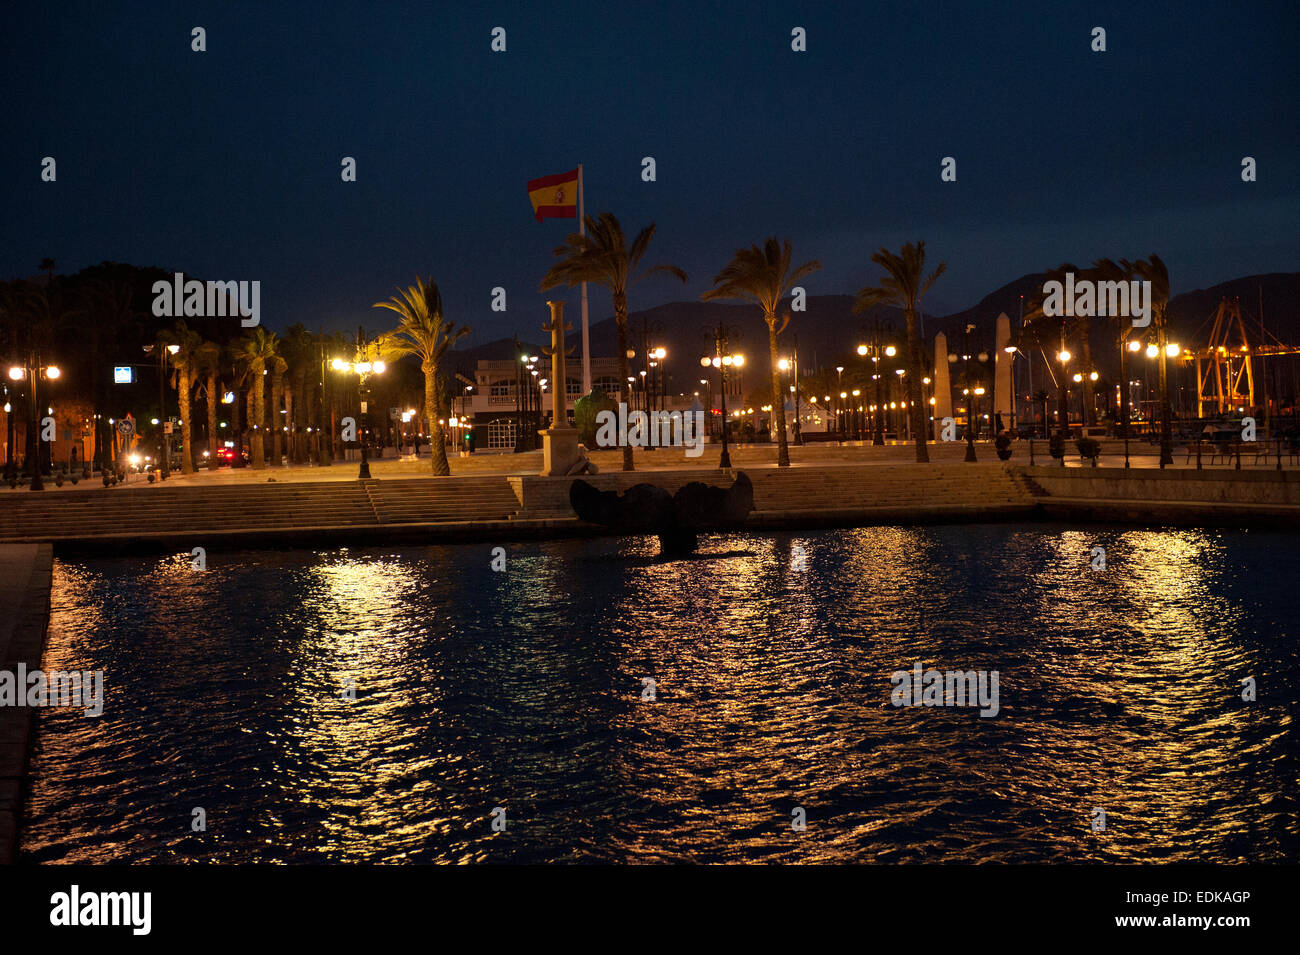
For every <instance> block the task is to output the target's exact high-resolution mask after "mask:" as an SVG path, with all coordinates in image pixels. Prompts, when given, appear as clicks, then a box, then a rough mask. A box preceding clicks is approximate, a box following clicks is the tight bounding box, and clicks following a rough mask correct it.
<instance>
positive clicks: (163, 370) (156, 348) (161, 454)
mask: <svg viewBox="0 0 1300 955" xmlns="http://www.w3.org/2000/svg"><path fill="white" fill-rule="evenodd" d="M180 350H181V346H180V345H167V346H166V347H162V345H161V343H158V344H153V345H145V346H144V353H145V354H146V355H152V354H154V353H155V352H156V353H157V355H158V462H159V464H158V466H159V472H160V473H159V477H161V478H162V479H163V480H164V481H165V480H167V478H168V477H170V476H171V457H172V455H171V449H170V448H169V447H168V446H167V444H168V442H167V422H168V420H169V419H168V417H167V401H166V393H165V392H164V391H163V383H164V382H165V381H166V380H167V356H168V355H173V356H174V355H175V354H176V353H177V352H179V351H180ZM186 453H188V451H187V452H186Z"/></svg>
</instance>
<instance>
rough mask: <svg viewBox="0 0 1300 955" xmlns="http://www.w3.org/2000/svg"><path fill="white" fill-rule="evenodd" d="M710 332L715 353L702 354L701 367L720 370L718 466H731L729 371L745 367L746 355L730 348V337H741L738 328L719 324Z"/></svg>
mask: <svg viewBox="0 0 1300 955" xmlns="http://www.w3.org/2000/svg"><path fill="white" fill-rule="evenodd" d="M709 334H710V335H711V336H712V338H713V354H712V355H711V356H710V355H703V356H701V358H700V367H701V368H709V367H712V368H716V369H717V370H718V391H719V392H720V393H721V396H722V397H721V402H722V405H721V408H722V457H721V458H719V459H718V467H719V468H730V467H731V454H730V452H729V449H728V444H727V372H728V371H730V370H732V369H740V368H743V367H744V365H745V356H744V355H741V354H738V353H733V352H732V351H731V350H730V338H731V337H733V336H735V337H739V333H738V330H736V329H734V328H729V327H728V326H726V325H722V324H719V325H718V327H717V328H716V329H710V331H709ZM742 398H743V396H742Z"/></svg>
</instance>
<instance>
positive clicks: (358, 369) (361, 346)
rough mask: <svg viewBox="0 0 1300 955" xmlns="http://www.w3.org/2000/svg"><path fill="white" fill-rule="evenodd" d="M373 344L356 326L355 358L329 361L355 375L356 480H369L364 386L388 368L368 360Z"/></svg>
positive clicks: (380, 361)
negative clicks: (358, 457) (358, 417)
mask: <svg viewBox="0 0 1300 955" xmlns="http://www.w3.org/2000/svg"><path fill="white" fill-rule="evenodd" d="M375 345H376V343H375V342H367V341H366V336H365V332H364V331H363V330H362V329H361V328H360V326H358V328H357V355H356V360H355V361H344V360H343V359H342V358H335V359H334V360H333V361H332V362H331V363H330V366H331V367H332V368H333V369H334V370H335V371H339V372H344V373H346V374H352V375H356V376H357V402H358V403H359V405H360V407H361V430H360V434H359V435H358V437H359V438H360V443H361V467H360V468H359V469H358V470H357V480H358V481H369V480H370V458H369V456H368V454H367V453H366V423H367V421H368V420H369V413H368V412H369V409H368V405H369V402H368V401H367V400H366V399H367V397H368V396H369V394H370V392H369V389H367V388H366V381H367V380H368V379H369V378H370V376H371V375H382V374H383V373H384V372H385V371H387V370H388V365H387V364H385V363H384V362H383V361H382V360H381V359H378V358H376V359H375V360H374V361H371V360H369V357H368V356H369V353H370V351H371V349H372V348H374V347H375Z"/></svg>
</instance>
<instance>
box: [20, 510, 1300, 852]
mask: <svg viewBox="0 0 1300 955" xmlns="http://www.w3.org/2000/svg"><path fill="white" fill-rule="evenodd" d="M1288 541H1289V539H1288V538H1285V537H1279V536H1270V535H1261V534H1235V533H1227V532H1217V531H1216V532H1209V531H1169V532H1154V531H1139V530H1120V529H1105V528H1098V529H1093V530H1089V531H1088V532H1080V531H1076V530H1069V529H1064V528H1054V527H1045V526H1033V527H1023V526H1019V527H1017V526H1005V527H1003V526H981V527H938V528H869V529H860V530H850V531H827V532H819V533H811V534H809V533H800V534H783V535H775V536H763V537H757V536H744V535H725V536H718V537H714V538H706V539H705V540H704V547H705V550H706V551H708V552H709V553H704V554H702V555H699V556H697V557H696V558H694V559H689V560H680V561H658V560H656V559H655V558H654V554H655V553H656V551H657V544H656V543H655V542H654V541H653V540H650V541H640V540H634V539H624V540H602V541H588V542H581V541H570V542H551V543H545V544H540V545H516V546H513V547H511V548H509V553H508V558H507V571H506V572H505V573H496V572H493V571H492V570H491V568H490V556H489V553H488V550H487V549H486V548H483V547H470V546H466V547H430V548H424V549H419V548H415V549H406V550H402V551H392V550H384V549H373V550H338V551H330V552H321V553H309V552H256V553H252V552H250V553H240V554H212V555H210V556H209V560H208V570H207V571H206V572H204V573H195V572H192V571H191V570H190V569H189V557H188V555H179V556H176V557H172V558H167V559H163V560H134V559H133V560H125V559H123V560H87V561H77V562H69V561H60V562H59V563H58V565H57V567H56V580H55V594H54V617H53V622H52V630H51V641H50V649H49V651H48V654H47V658H46V663H45V665H46V667H47V668H53V667H62V668H78V669H98V668H103V669H105V670H106V708H105V714H104V716H103V717H101V718H100V719H99V720H88V719H85V718H84V717H81V716H79V715H75V713H74V712H73V711H47V712H44V713H42V714H41V717H40V736H39V749H38V752H37V754H36V755H35V758H34V763H33V770H34V779H33V786H32V793H31V798H30V800H29V803H28V810H27V819H26V823H25V825H26V829H25V834H24V839H23V845H22V850H23V852H24V853H25V855H26V857H27V858H29V859H33V860H37V861H52V860H57V861H109V860H112V861H136V862H138V861H189V860H204V861H252V860H263V861H286V862H310V861H343V860H368V861H456V862H460V861H492V860H513V861H553V860H567V861H579V860H609V861H623V860H640V861H650V860H672V861H677V860H696V861H741V860H750V859H758V860H768V861H874V860H880V861H988V860H997V861H1029V860H1040V861H1048V860H1051V861H1100V860H1106V861H1151V860H1178V861H1234V860H1244V859H1255V860H1261V859H1262V860H1270V859H1271V860H1282V859H1286V860H1292V861H1293V860H1295V859H1296V858H1297V844H1298V841H1300V840H1298V838H1297V837H1298V834H1300V830H1298V828H1297V822H1296V819H1295V813H1294V810H1295V782H1296V777H1297V760H1296V750H1297V747H1296V743H1295V739H1296V731H1295V728H1294V726H1293V725H1292V719H1293V712H1294V707H1295V705H1296V702H1297V699H1296V698H1297V689H1296V687H1297V685H1300V684H1298V682H1297V676H1300V666H1298V661H1297V655H1296V650H1295V648H1294V645H1293V643H1292V641H1291V640H1290V638H1289V637H1288V636H1287V628H1288V627H1289V626H1290V625H1291V621H1293V620H1294V619H1295V616H1296V611H1297V610H1298V609H1300V598H1298V597H1297V596H1296V594H1295V593H1294V589H1293V588H1291V587H1289V586H1288V582H1289V581H1291V580H1294V579H1297V573H1296V572H1297V570H1298V569H1300V567H1298V566H1297V564H1300V557H1297V556H1296V555H1295V549H1294V548H1290V547H1286V546H1279V545H1280V544H1285V543H1287V542H1288ZM1097 545H1101V546H1104V547H1105V548H1106V551H1107V563H1108V569H1107V571H1105V572H1093V571H1091V570H1090V568H1089V552H1090V550H1091V548H1092V547H1094V546H1097ZM917 662H919V663H921V664H923V665H924V666H933V667H937V668H940V669H962V670H967V669H982V670H997V671H998V672H999V674H1000V680H1001V700H1000V714H999V716H998V717H997V718H996V719H981V718H979V717H978V715H977V713H976V712H975V711H974V710H963V709H950V708H923V709H922V708H917V709H911V708H902V709H899V708H895V707H893V706H891V705H890V704H889V689H890V686H889V674H890V673H891V672H893V671H894V670H898V669H906V668H909V667H911V666H912V664H913V663H917ZM1246 677H1254V678H1255V679H1256V680H1257V681H1258V683H1259V686H1260V698H1259V701H1258V702H1256V703H1243V702H1242V701H1241V699H1240V690H1241V680H1242V679H1243V678H1246ZM646 678H650V679H653V680H654V683H655V689H656V695H657V698H656V699H655V700H654V701H647V700H643V699H642V693H643V689H644V683H643V680H645V679H646ZM349 687H351V688H352V689H351V690H349ZM195 807H203V808H204V809H205V811H206V813H207V819H208V830H207V831H206V832H204V833H194V832H192V831H191V830H190V821H191V818H192V811H193V809H194V808H195ZM495 807H503V808H504V809H505V811H506V816H507V820H508V827H507V830H506V831H505V832H504V833H494V832H493V831H492V830H491V827H490V815H491V813H492V811H493V809H494V808H495ZM796 807H802V808H803V809H804V810H805V811H806V813H807V818H808V830H807V832H804V833H795V832H793V831H791V826H790V822H791V813H792V811H793V810H794V809H795V808H796ZM1094 808H1104V809H1105V811H1106V816H1107V831H1106V832H1105V833H1092V832H1091V831H1090V829H1089V822H1090V818H1091V813H1092V810H1093V809H1094Z"/></svg>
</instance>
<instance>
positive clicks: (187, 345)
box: [154, 319, 203, 474]
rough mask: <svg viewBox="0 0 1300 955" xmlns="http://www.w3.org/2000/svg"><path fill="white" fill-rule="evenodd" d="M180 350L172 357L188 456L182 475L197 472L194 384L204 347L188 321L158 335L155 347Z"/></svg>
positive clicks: (182, 437) (185, 448)
mask: <svg viewBox="0 0 1300 955" xmlns="http://www.w3.org/2000/svg"><path fill="white" fill-rule="evenodd" d="M173 346H174V347H175V348H176V352H175V354H173V355H172V356H171V363H172V369H173V370H172V386H173V387H174V388H175V389H176V398H177V403H178V404H179V405H180V414H181V446H182V448H184V454H183V456H182V458H181V473H183V474H193V473H194V424H193V417H194V404H193V392H194V383H195V381H196V379H197V375H198V362H197V356H198V350H199V349H200V348H201V347H202V346H203V338H202V337H201V336H200V335H199V333H198V332H195V331H192V330H191V329H190V328H189V327H188V326H187V325H186V324H185V320H184V319H177V320H176V323H175V324H174V325H173V326H172V327H171V328H170V329H165V330H163V331H162V332H159V334H158V341H157V343H156V344H155V345H154V347H155V348H168V349H170V348H171V347H173Z"/></svg>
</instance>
